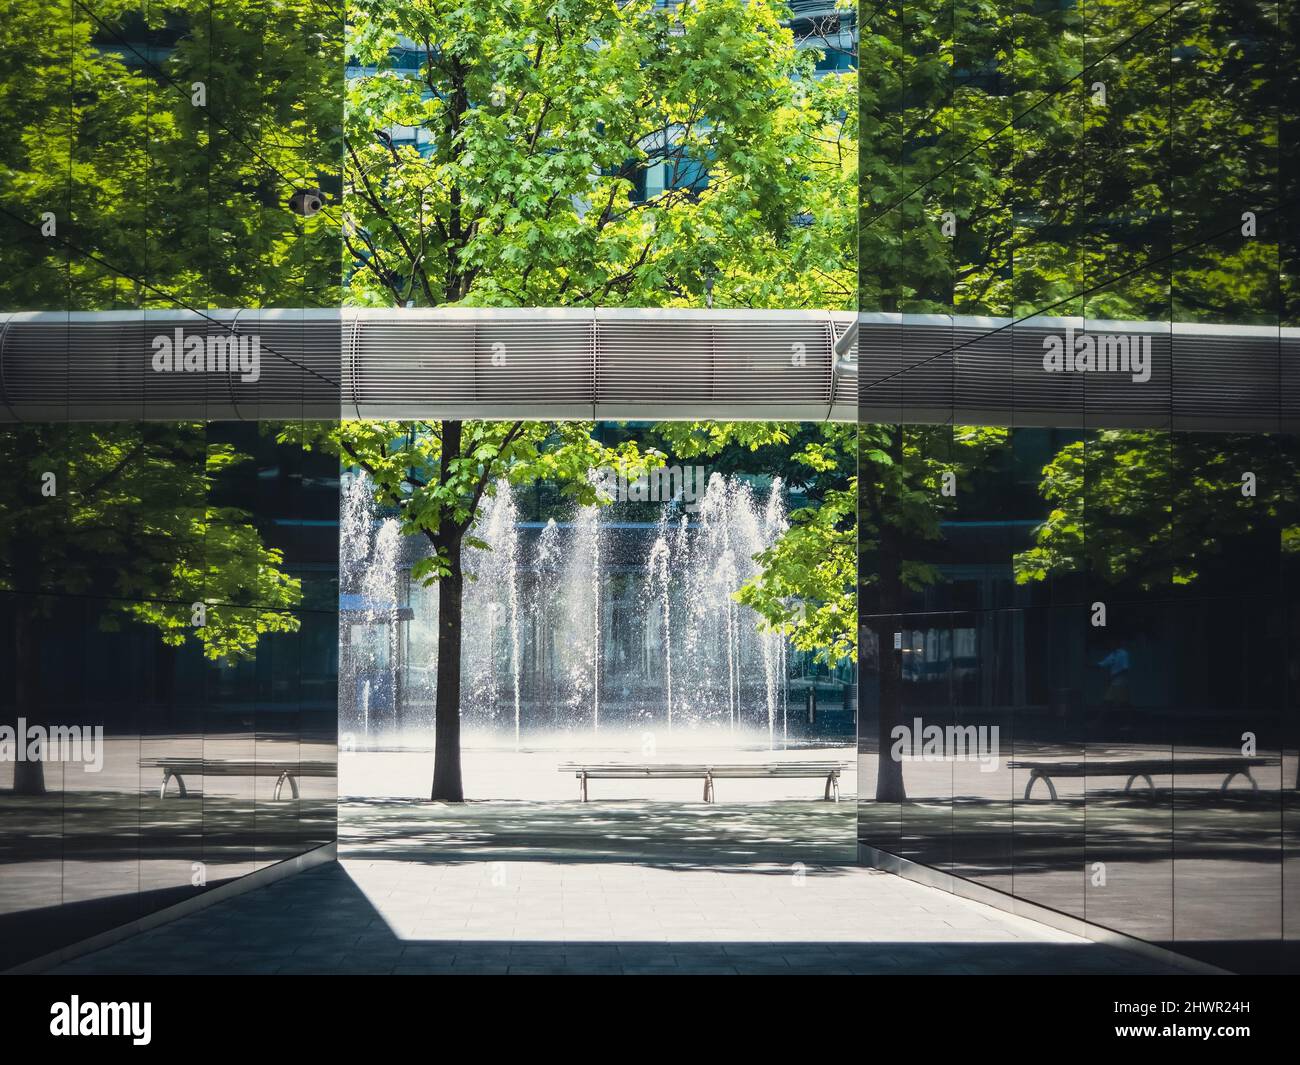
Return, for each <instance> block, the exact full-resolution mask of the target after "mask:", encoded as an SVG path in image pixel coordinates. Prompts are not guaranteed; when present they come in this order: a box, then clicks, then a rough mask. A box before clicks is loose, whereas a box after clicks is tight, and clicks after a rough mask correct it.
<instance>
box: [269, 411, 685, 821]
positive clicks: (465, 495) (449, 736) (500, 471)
mask: <svg viewBox="0 0 1300 1065" xmlns="http://www.w3.org/2000/svg"><path fill="white" fill-rule="evenodd" d="M592 428H593V426H592V424H591V423H590V422H525V421H516V422H486V421H455V420H450V419H447V420H443V421H440V422H433V423H421V424H418V425H412V424H410V423H405V422H344V423H341V424H339V425H332V426H321V427H319V428H318V429H317V430H316V431H315V433H314V434H313V435H312V437H311V438H310V439H309V440H308V446H311V447H318V448H325V449H327V450H329V451H331V452H333V453H335V454H338V455H339V456H340V458H341V460H342V461H343V462H344V464H346V465H355V466H359V467H360V468H361V469H363V470H365V471H366V473H367V474H369V475H370V479H371V482H372V484H373V485H374V498H375V501H376V502H378V503H380V504H382V505H384V506H387V507H393V508H395V509H396V510H397V513H398V516H399V518H400V520H401V523H402V532H403V534H406V535H421V536H424V537H425V538H426V539H427V540H428V542H429V544H430V546H431V547H432V549H433V550H432V553H431V554H430V555H428V556H427V557H425V558H423V559H421V560H420V561H419V562H418V563H416V565H415V566H414V567H413V568H412V571H411V578H412V580H419V581H423V582H425V583H426V584H428V585H431V584H433V583H434V582H436V583H437V586H438V645H437V646H438V650H437V690H436V693H435V696H434V726H435V736H434V764H433V789H432V793H431V795H430V798H432V799H435V800H442V801H445V802H463V801H464V798H465V792H464V785H463V782H462V776H461V763H460V675H461V635H462V633H461V626H462V620H463V616H462V603H463V599H464V590H465V578H466V568H465V563H466V558H467V556H468V555H469V554H470V552H473V551H481V550H487V549H489V548H488V545H487V544H486V543H485V542H484V541H483V540H482V539H480V538H478V537H476V536H475V535H474V532H473V530H474V522H475V520H476V519H477V517H478V508H479V503H480V502H481V501H482V499H483V497H484V496H485V495H492V494H494V493H495V492H496V489H497V483H498V482H499V481H501V480H506V481H509V482H510V483H511V484H516V485H524V484H532V483H534V482H536V481H539V480H544V481H546V482H548V483H550V484H554V485H557V486H559V487H560V488H561V490H562V491H564V492H565V494H566V495H568V496H569V497H570V498H572V499H573V500H574V501H575V502H576V503H578V504H579V505H583V506H589V505H593V504H599V503H608V502H611V500H610V498H609V497H608V496H605V495H603V494H602V492H601V491H600V489H599V486H598V484H597V480H596V479H595V478H593V477H592V476H591V475H592V472H593V471H597V470H602V469H610V470H614V471H617V472H619V473H621V474H624V475H625V476H628V477H632V478H636V477H639V476H640V475H641V474H642V473H644V472H645V471H646V469H648V468H649V467H650V466H653V465H657V464H658V463H659V462H661V461H662V455H660V454H658V453H657V452H654V451H647V452H644V453H643V452H642V451H641V449H639V448H638V447H637V445H636V444H635V443H633V442H630V441H628V442H624V443H621V444H619V445H617V446H613V447H606V446H605V445H603V444H600V443H599V442H598V441H596V440H595V439H594V438H593V437H592ZM290 435H292V434H291V433H290V434H286V436H285V437H284V439H288V438H289V436H290ZM470 569H471V572H472V569H473V563H472V561H471V562H470Z"/></svg>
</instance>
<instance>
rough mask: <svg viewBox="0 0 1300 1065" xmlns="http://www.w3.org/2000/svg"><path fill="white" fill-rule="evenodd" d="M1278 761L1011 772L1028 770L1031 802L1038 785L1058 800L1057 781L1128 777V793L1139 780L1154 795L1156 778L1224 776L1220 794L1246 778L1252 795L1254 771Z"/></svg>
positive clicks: (1028, 765) (1129, 763)
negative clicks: (1141, 780)
mask: <svg viewBox="0 0 1300 1065" xmlns="http://www.w3.org/2000/svg"><path fill="white" fill-rule="evenodd" d="M1277 764H1278V763H1277V759H1276V758H1246V757H1237V758H1186V759H1178V760H1176V761H1171V760H1170V759H1168V758H1100V759H1089V760H1087V761H1083V762H1028V761H1023V760H1017V761H1012V762H1008V763H1007V767H1008V768H1010V769H1028V770H1029V782H1028V783H1027V784H1026V785H1025V798H1026V799H1028V798H1029V795H1030V792H1032V791H1033V790H1034V785H1035V784H1037V783H1038V781H1040V780H1041V781H1042V782H1043V783H1044V784H1046V785H1047V793H1048V795H1050V796H1051V797H1052V798H1053V799H1055V798H1056V787H1055V785H1053V783H1052V778H1053V777H1123V776H1126V777H1128V780H1127V781H1126V782H1125V784H1124V791H1125V792H1126V793H1127V792H1129V791H1130V790H1131V789H1132V787H1133V782H1134V781H1135V780H1137V779H1138V778H1139V777H1141V778H1143V779H1145V780H1146V782H1147V787H1148V788H1149V789H1150V790H1151V792H1152V794H1154V793H1155V790H1156V786H1155V784H1154V782H1153V781H1152V779H1151V778H1152V777H1155V776H1180V777H1186V776H1222V777H1223V783H1222V784H1220V785H1219V790H1220V791H1227V790H1228V785H1229V784H1230V783H1231V782H1232V778H1233V777H1236V776H1243V777H1245V778H1246V779H1247V780H1249V781H1250V788H1251V790H1252V791H1258V790H1259V783H1258V782H1257V781H1256V780H1255V778H1254V777H1253V776H1252V775H1251V772H1250V771H1251V769H1253V768H1257V767H1259V766H1265V765H1277Z"/></svg>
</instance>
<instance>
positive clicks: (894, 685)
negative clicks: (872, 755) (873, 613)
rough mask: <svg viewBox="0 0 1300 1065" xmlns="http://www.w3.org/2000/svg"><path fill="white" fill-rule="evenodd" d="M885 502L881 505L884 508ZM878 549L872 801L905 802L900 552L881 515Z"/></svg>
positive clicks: (898, 448) (897, 441)
mask: <svg viewBox="0 0 1300 1065" xmlns="http://www.w3.org/2000/svg"><path fill="white" fill-rule="evenodd" d="M902 450H903V437H902V430H901V429H899V430H898V431H897V433H896V435H895V438H894V445H893V447H892V448H891V451H893V452H894V453H895V455H894V460H895V462H901V461H902ZM888 502H889V501H888V500H884V501H882V503H883V505H884V506H888ZM879 526H880V549H879V553H878V558H879V563H880V573H879V574H878V575H877V580H878V586H879V588H880V614H881V617H880V620H879V621H878V622H877V623H876V626H875V629H876V640H877V641H878V646H879V648H880V715H879V729H878V732H877V741H878V743H879V744H880V749H879V755H878V759H879V767H878V768H877V770H876V801H877V802H905V801H906V800H907V788H906V787H905V786H904V783H903V763H902V761H901V760H900V759H897V758H894V757H893V754H892V750H893V746H894V739H893V736H892V735H891V733H892V732H893V730H894V727H895V726H897V725H900V724H902V718H903V668H902V667H903V654H902V652H901V651H899V650H897V649H895V647H894V633H895V632H897V631H898V626H899V619H898V612H899V611H900V610H901V609H902V607H903V550H902V543H901V538H900V536H899V532H898V530H897V529H896V528H894V526H893V525H891V524H890V522H889V516H888V515H887V514H885V515H882V520H881V521H880V523H879Z"/></svg>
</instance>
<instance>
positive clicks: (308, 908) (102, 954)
mask: <svg viewBox="0 0 1300 1065" xmlns="http://www.w3.org/2000/svg"><path fill="white" fill-rule="evenodd" d="M384 853H385V854H386V855H387V854H391V848H389V849H388V850H386V851H385V852H384ZM410 854H411V857H410V858H409V859H407V858H403V859H398V858H390V857H384V858H383V859H375V858H373V857H369V856H367V855H366V853H365V851H364V849H363V850H362V851H360V852H359V856H358V857H356V858H346V857H345V859H344V860H343V861H342V862H340V863H338V864H336V865H330V866H324V867H321V868H318V869H314V870H312V871H310V872H307V873H303V874H300V875H298V876H295V877H290V878H288V879H286V880H283V881H279V882H277V883H275V884H272V885H270V886H269V887H266V888H263V889H260V890H258V891H256V892H252V893H250V894H248V895H244V896H240V897H238V898H235V899H231V900H228V901H226V902H223V903H219V904H217V905H215V906H213V907H211V908H209V909H207V910H204V911H201V912H199V913H196V914H192V915H190V916H188V917H186V918H183V919H182V920H179V921H176V922H173V923H172V924H169V925H166V926H163V927H161V928H158V929H153V930H151V931H149V932H146V933H143V934H141V935H138V936H135V937H133V938H131V939H129V940H125V941H123V942H122V943H119V944H117V945H115V946H113V947H109V948H107V949H105V950H102V951H98V952H96V953H94V954H91V955H87V956H85V957H83V958H78V959H74V960H73V961H70V962H68V963H66V964H65V965H64V966H62V967H61V970H60V971H63V972H67V973H125V972H154V973H168V974H170V973H190V972H194V973H202V972H219V973H279V974H282V975H289V974H294V973H400V974H416V973H454V974H467V975H468V974H478V973H482V974H488V973H511V974H517V975H533V974H544V973H586V974H593V973H595V974H603V973H611V974H613V973H637V974H671V973H701V974H702V973H718V974H727V975H731V974H738V973H743V974H759V973H782V974H791V973H818V974H821V973H824V974H849V973H916V972H931V973H935V972H964V973H970V972H974V973H1001V972H1032V973H1057V972H1091V973H1113V974H1118V973H1136V972H1165V971H1170V970H1168V969H1166V968H1165V967H1163V966H1161V965H1159V964H1158V963H1153V962H1150V961H1147V960H1145V959H1143V958H1140V957H1138V956H1136V955H1133V954H1130V953H1129V952H1126V951H1123V950H1119V949H1116V948H1113V947H1108V946H1102V945H1098V944H1092V943H1088V942H1087V941H1084V940H1080V939H1077V938H1076V937H1073V936H1070V935H1068V934H1066V933H1063V932H1059V931H1056V930H1054V929H1050V928H1046V927H1044V926H1041V925H1038V924H1035V923H1034V922H1032V921H1029V920H1026V919H1024V918H1021V917H1017V916H1014V915H1010V914H1005V913H1002V912H1001V911H998V910H993V909H991V908H988V907H985V906H983V905H981V904H979V903H976V902H972V901H970V900H966V899H960V898H957V897H955V896H952V895H948V894H945V893H943V892H939V891H936V890H933V889H930V888H926V887H923V886H921V885H918V884H914V883H911V882H909V881H905V880H902V879H899V878H897V877H892V876H889V875H888V874H884V873H879V872H876V871H873V870H868V869H863V868H861V867H855V866H846V865H814V864H812V863H809V864H808V866H807V869H806V872H805V876H804V878H803V880H802V886H795V882H794V880H793V878H791V877H790V876H789V875H788V869H787V868H786V867H784V866H781V865H779V864H773V863H754V864H753V865H733V866H713V867H701V866H699V865H692V864H690V863H677V864H675V865H672V866H666V865H655V866H647V865H643V864H636V863H627V862H578V861H574V862H565V861H505V862H497V861H468V860H460V861H455V862H438V861H435V860H434V856H433V854H423V855H421V854H420V852H419V851H418V849H412V850H411V851H410ZM503 870H504V875H505V883H504V884H501V883H500V875H501V873H502V871H503Z"/></svg>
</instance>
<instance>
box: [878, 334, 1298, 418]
mask: <svg viewBox="0 0 1300 1065" xmlns="http://www.w3.org/2000/svg"><path fill="white" fill-rule="evenodd" d="M1085 338H1087V339H1085ZM857 342H858V354H859V363H860V366H861V373H860V382H859V387H860V392H861V418H862V420H863V421H864V422H888V423H896V422H905V423H916V424H927V423H928V424H947V423H955V424H975V425H1006V426H1058V427H1081V428H1153V429H1204V430H1243V431H1257V432H1296V431H1300V329H1295V328H1290V327H1278V326H1254V325H1212V324H1201V323H1191V322H1174V323H1172V324H1171V323H1169V322H1137V321H1102V320H1097V319H1083V318H1048V317H1035V318H1026V319H1021V320H1012V319H1009V318H976V317H961V316H953V317H948V316H945V315H912V314H863V315H861V316H860V321H859V327H858V338H857ZM1089 351H1090V352H1091V355H1090V356H1089V357H1088V358H1087V359H1086V360H1085V354H1086V353H1087V352H1089ZM1067 352H1069V354H1070V359H1069V360H1068V362H1067V360H1066V357H1065V356H1066V353H1067ZM1138 353H1140V355H1139V357H1130V356H1132V355H1135V354H1138Z"/></svg>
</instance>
